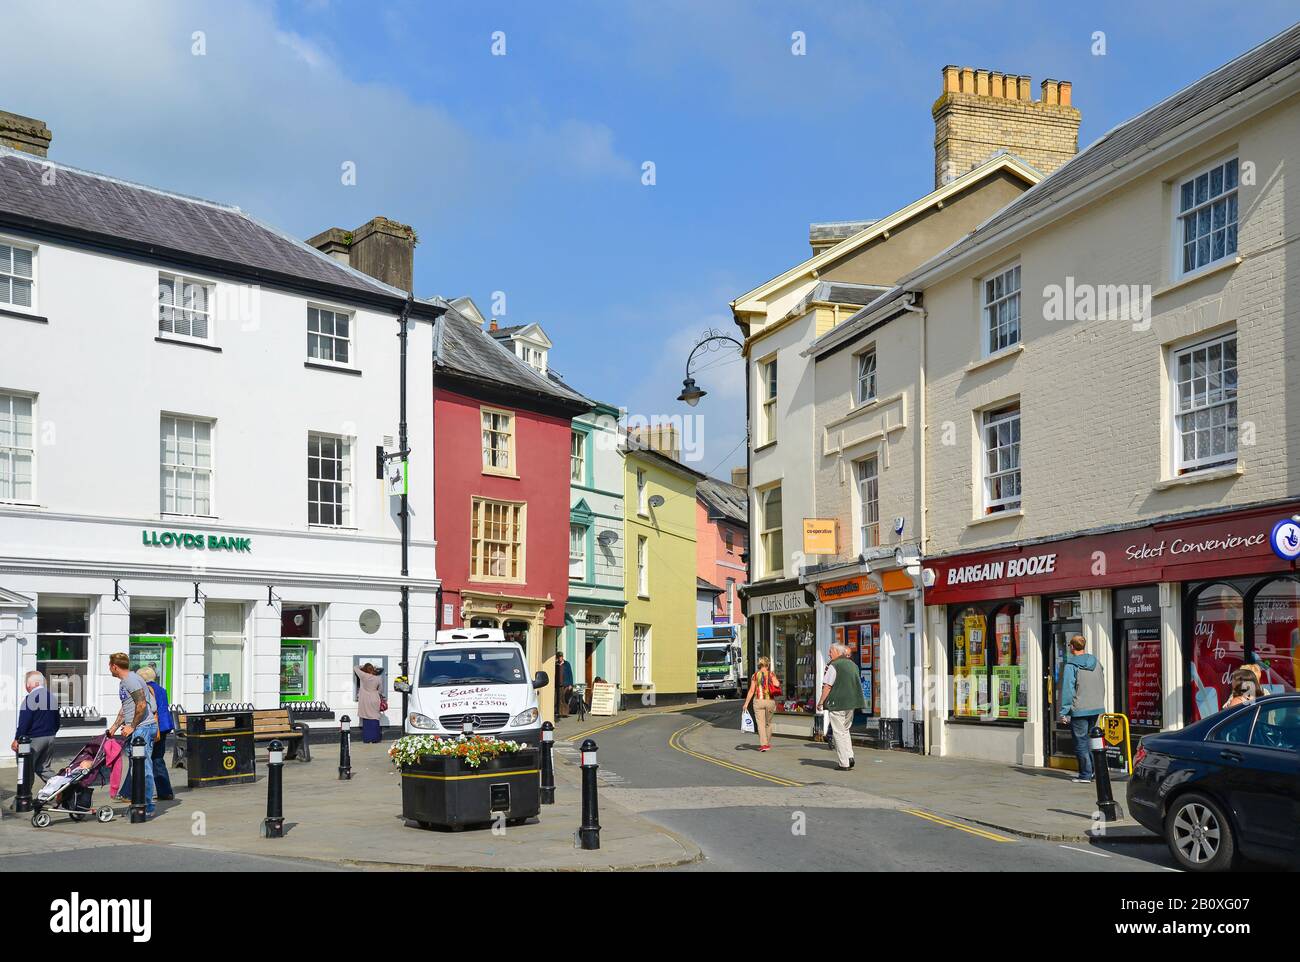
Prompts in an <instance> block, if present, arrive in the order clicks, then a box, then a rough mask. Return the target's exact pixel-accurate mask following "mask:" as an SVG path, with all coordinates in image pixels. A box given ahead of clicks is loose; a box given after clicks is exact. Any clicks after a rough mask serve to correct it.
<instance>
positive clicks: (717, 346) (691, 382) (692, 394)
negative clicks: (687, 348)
mask: <svg viewBox="0 0 1300 962" xmlns="http://www.w3.org/2000/svg"><path fill="white" fill-rule="evenodd" d="M724 343H727V344H734V345H735V346H736V349H737V350H740V351H744V349H745V345H743V344H741V343H740V342H739V341H738V340H736V339H735V338H734V337H728V336H727V335H726V334H722V333H720V332H718V331H715V330H708V331H706V332H705V333H704V336H703V337H702V338H700V339H699V341H697V342H696V344H695V347H693V348H691V354H690V356H689V357H688V358H687V359H686V377H685V378H683V379H682V393H681V394H679V395H677V400H679V401H685V402H686V403H687V404H689V405H690V406H691V407H695V405H697V404H699V403H700V398H702V397H704V395H706V394H708V393H709V392H708V391H706V390H704V388H702V387H700V386H699V385H698V384H696V383H695V378H693V377H691V365H692V364H694V363H695V355H697V354H699V353H700V351H701V350H703V351H704V352H706V353H707V352H709V351H718V350H721V349H722V345H723V344H724Z"/></svg>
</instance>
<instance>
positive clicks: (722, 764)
mask: <svg viewBox="0 0 1300 962" xmlns="http://www.w3.org/2000/svg"><path fill="white" fill-rule="evenodd" d="M703 724H704V722H702V721H698V722H696V723H695V724H694V725H687V726H686V727H685V728H679V729H678V730H677V731H675V732H673V733H672V736H671V737H670V738H669V739H668V747H669V748H675V749H677V751H679V752H681V753H682V754H684V755H690V756H691V757H692V758H698V759H699V760H700V761H702V762H708V763H709V764H711V765H717V766H718V767H719V768H726V769H728V770H730V771H733V772H739V773H740V774H741V775H749V776H750V777H752V778H761V779H762V780H763V781H765V782H771V783H772V784H773V785H780V786H781V787H782V788H802V787H803V783H802V782H796V781H792V780H791V779H788V778H782V777H780V776H779V775H769V774H768V773H767V772H758V771H755V770H754V769H752V768H746V767H745V766H744V765H733V764H732V763H731V762H728V761H724V760H723V759H721V758H714V757H713V756H712V755H703V754H701V753H700V752H696V751H692V750H691V749H689V748H687V747H686V746H685V745H683V744H682V736H683V735H685V734H686V733H687V732H693V731H695V729H697V728H699V727H700V726H701V725H703Z"/></svg>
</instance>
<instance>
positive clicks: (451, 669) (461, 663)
mask: <svg viewBox="0 0 1300 962" xmlns="http://www.w3.org/2000/svg"><path fill="white" fill-rule="evenodd" d="M525 680H526V673H525V670H524V660H523V659H522V658H520V657H519V652H518V651H516V650H515V649H513V648H452V649H448V650H446V651H436V650H435V651H426V652H425V653H424V657H423V658H422V659H421V660H420V687H421V688H437V687H441V686H443V685H519V684H523V683H524V681H525Z"/></svg>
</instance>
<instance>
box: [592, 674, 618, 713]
mask: <svg viewBox="0 0 1300 962" xmlns="http://www.w3.org/2000/svg"><path fill="white" fill-rule="evenodd" d="M590 714H592V715H602V716H603V715H612V714H614V686H613V685H611V684H609V682H604V681H598V682H596V683H595V684H594V685H592V686H591V712H590Z"/></svg>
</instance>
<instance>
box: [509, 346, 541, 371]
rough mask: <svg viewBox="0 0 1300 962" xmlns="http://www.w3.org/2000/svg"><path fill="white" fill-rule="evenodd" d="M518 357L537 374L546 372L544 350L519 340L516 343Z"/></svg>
mask: <svg viewBox="0 0 1300 962" xmlns="http://www.w3.org/2000/svg"><path fill="white" fill-rule="evenodd" d="M516 346H517V347H518V349H519V357H520V359H521V360H522V361H523V362H524V363H525V364H527V365H528V366H529V367H531V368H532V369H533V370H534V371H536V372H537V373H538V374H545V373H546V352H545V351H539V350H538V349H537V348H535V347H533V346H532V345H530V344H525V343H524V342H523V341H520V342H518V343H517V344H516Z"/></svg>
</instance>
